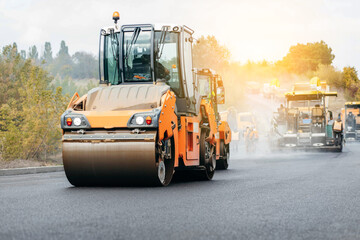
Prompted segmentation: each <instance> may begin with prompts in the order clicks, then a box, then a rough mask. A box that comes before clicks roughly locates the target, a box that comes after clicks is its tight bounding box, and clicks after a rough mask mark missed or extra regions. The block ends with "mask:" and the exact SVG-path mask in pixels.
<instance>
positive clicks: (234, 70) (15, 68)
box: [0, 36, 360, 160]
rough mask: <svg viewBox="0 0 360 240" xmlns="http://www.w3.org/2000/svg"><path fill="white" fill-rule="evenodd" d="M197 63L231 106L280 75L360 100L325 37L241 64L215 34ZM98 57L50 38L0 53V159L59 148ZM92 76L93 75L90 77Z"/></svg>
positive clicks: (351, 72) (204, 42) (352, 72)
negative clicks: (253, 85) (317, 82)
mask: <svg viewBox="0 0 360 240" xmlns="http://www.w3.org/2000/svg"><path fill="white" fill-rule="evenodd" d="M193 57H194V67H198V68H200V67H209V68H212V69H214V70H216V71H217V72H218V73H220V74H221V75H222V76H223V79H224V83H225V88H226V92H227V95H228V96H230V97H228V98H227V99H228V102H227V104H228V105H232V106H237V104H238V103H239V102H241V96H242V95H243V94H242V93H243V91H244V89H245V88H244V85H245V83H246V82H248V81H256V82H260V83H265V82H269V81H270V80H271V79H272V78H274V77H277V78H279V80H280V82H281V84H285V85H286V84H288V85H289V86H290V85H292V84H293V83H294V82H295V81H296V82H298V81H309V79H310V78H312V77H313V76H318V77H319V78H320V79H321V80H322V81H327V82H328V83H329V84H330V85H331V86H332V87H335V88H337V89H338V90H340V91H343V92H344V94H345V97H346V98H347V99H348V100H360V90H359V89H360V82H359V78H358V74H357V71H356V69H355V68H354V67H351V66H349V67H345V68H343V69H342V70H338V69H336V68H335V67H334V66H333V65H332V61H333V60H334V57H335V56H334V55H333V53H332V49H331V48H330V47H329V46H328V45H327V44H326V43H325V42H323V41H321V42H316V43H307V44H297V45H295V46H292V47H290V49H289V53H288V54H287V55H286V56H284V58H283V59H281V60H279V61H277V62H268V61H265V60H264V61H260V62H252V61H248V62H246V63H240V62H236V61H232V60H231V53H230V51H229V49H228V48H227V47H226V46H223V45H221V44H220V43H219V42H218V41H217V39H216V38H215V37H214V36H207V37H204V36H202V37H201V38H200V39H199V41H197V42H196V43H194V48H193ZM97 71H98V63H97V59H96V57H94V56H93V55H92V54H89V53H85V52H75V53H74V54H73V55H70V54H69V50H68V46H67V45H66V44H65V41H62V42H61V44H60V50H59V52H58V53H57V54H55V55H54V54H53V52H52V47H51V44H50V43H49V42H46V43H45V44H44V50H43V52H42V53H39V52H38V50H37V48H36V46H32V47H30V48H29V50H28V51H27V52H26V51H24V50H21V51H19V50H18V48H17V45H16V44H15V43H14V44H12V45H8V46H5V47H3V49H2V51H1V53H0V159H10V160H11V159H18V158H21V159H46V157H47V156H48V155H49V154H53V153H57V152H59V151H60V150H61V149H60V143H61V141H60V139H61V129H60V123H59V119H60V115H61V114H62V113H63V112H64V110H65V107H66V104H67V102H68V101H69V99H70V96H71V95H72V94H74V92H76V91H77V92H79V93H80V94H81V95H82V94H85V93H86V92H87V90H89V89H91V88H93V87H95V86H96V85H97V78H98V73H97ZM89 79H94V80H93V81H90V80H89Z"/></svg>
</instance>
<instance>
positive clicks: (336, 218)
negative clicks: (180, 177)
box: [0, 144, 360, 240]
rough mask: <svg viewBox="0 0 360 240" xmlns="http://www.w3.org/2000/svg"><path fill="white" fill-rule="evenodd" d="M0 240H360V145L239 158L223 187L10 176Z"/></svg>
mask: <svg viewBox="0 0 360 240" xmlns="http://www.w3.org/2000/svg"><path fill="white" fill-rule="evenodd" d="M0 206H1V208H0V239H157V240H158V239H359V238H360V144H351V145H350V144H348V145H347V146H346V148H345V149H344V152H343V153H296V154H293V155H291V154H269V153H264V154H258V155H251V156H247V155H238V156H233V159H232V161H231V166H230V169H229V170H227V171H217V172H216V174H215V176H214V179H213V181H209V182H199V181H198V182H189V181H176V182H173V183H172V184H171V185H169V186H168V187H162V188H142V187H119V188H117V187H115V188H114V187H113V188H103V187H96V188H74V187H72V186H71V185H70V184H69V183H68V182H67V180H66V178H65V175H64V173H63V172H57V173H43V174H31V175H21V176H8V177H0Z"/></svg>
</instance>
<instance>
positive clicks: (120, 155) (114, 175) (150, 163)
mask: <svg viewBox="0 0 360 240" xmlns="http://www.w3.org/2000/svg"><path fill="white" fill-rule="evenodd" d="M157 149H158V148H157V143H156V135H154V138H153V139H152V140H149V139H147V140H143V141H138V140H137V141H126V140H125V141H123V140H122V141H115V142H102V141H100V142H95V141H92V142H90V141H64V142H63V162H64V169H65V173H66V176H67V178H68V180H69V182H70V183H71V184H72V185H74V186H95V185H117V186H119V185H152V186H154V185H158V186H162V185H167V184H169V182H170V181H171V177H172V174H173V169H174V163H173V162H171V159H170V160H166V159H164V158H162V157H161V155H160V154H158V150H157Z"/></svg>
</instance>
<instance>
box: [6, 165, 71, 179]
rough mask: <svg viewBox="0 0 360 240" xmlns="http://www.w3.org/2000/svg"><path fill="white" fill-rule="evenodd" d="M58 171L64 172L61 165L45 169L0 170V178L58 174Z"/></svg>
mask: <svg viewBox="0 0 360 240" xmlns="http://www.w3.org/2000/svg"><path fill="white" fill-rule="evenodd" d="M60 171H64V166H63V165H57V166H47V167H27V168H9V169H0V176H10V175H21V174H34V173H48V172H60Z"/></svg>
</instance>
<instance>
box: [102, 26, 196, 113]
mask: <svg viewBox="0 0 360 240" xmlns="http://www.w3.org/2000/svg"><path fill="white" fill-rule="evenodd" d="M193 33H194V31H193V30H191V29H190V28H188V27H186V26H179V25H162V26H157V25H151V24H140V25H123V26H121V27H118V26H117V25H115V27H110V28H106V29H102V30H101V32H100V51H99V70H100V84H105V85H108V86H110V85H121V84H154V85H161V84H164V83H165V84H167V85H169V86H170V88H171V90H172V91H173V92H174V93H175V95H176V97H177V100H176V105H177V111H178V113H180V114H182V113H183V114H185V115H187V114H195V115H197V114H198V112H197V110H196V109H197V108H196V104H197V102H198V101H199V100H197V99H196V98H197V95H198V94H197V93H196V88H195V84H194V81H193V72H192V70H193V69H192V68H193V64H192V42H193V38H192V34H193Z"/></svg>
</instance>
